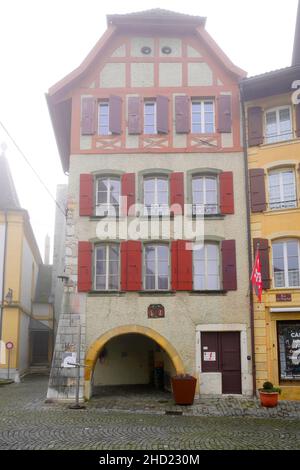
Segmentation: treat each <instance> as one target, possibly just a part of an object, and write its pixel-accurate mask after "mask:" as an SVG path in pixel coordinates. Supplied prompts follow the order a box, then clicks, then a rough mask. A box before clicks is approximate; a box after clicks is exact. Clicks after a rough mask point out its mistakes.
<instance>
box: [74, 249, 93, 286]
mask: <svg viewBox="0 0 300 470" xmlns="http://www.w3.org/2000/svg"><path fill="white" fill-rule="evenodd" d="M92 253H93V245H92V243H90V242H78V286H77V289H78V292H89V291H90V290H91V289H92Z"/></svg>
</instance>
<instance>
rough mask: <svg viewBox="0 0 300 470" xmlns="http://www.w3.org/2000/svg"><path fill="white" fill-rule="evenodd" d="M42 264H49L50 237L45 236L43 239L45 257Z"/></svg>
mask: <svg viewBox="0 0 300 470" xmlns="http://www.w3.org/2000/svg"><path fill="white" fill-rule="evenodd" d="M44 264H50V237H49V235H48V234H47V235H46V238H45V256H44Z"/></svg>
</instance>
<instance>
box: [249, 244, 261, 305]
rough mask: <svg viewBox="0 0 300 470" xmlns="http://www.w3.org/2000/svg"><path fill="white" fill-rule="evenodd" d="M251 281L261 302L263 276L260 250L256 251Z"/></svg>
mask: <svg viewBox="0 0 300 470" xmlns="http://www.w3.org/2000/svg"><path fill="white" fill-rule="evenodd" d="M251 281H252V286H253V289H254V290H255V293H256V295H257V297H258V300H259V302H261V297H262V277H261V262H260V256H259V250H257V252H256V256H255V262H254V267H253V271H252V275H251Z"/></svg>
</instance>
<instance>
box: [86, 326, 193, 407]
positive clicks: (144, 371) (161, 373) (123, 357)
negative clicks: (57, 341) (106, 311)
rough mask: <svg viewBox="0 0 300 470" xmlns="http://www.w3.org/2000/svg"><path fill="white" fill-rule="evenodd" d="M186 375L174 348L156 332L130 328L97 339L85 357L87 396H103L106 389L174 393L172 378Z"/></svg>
mask: <svg viewBox="0 0 300 470" xmlns="http://www.w3.org/2000/svg"><path fill="white" fill-rule="evenodd" d="M180 373H184V366H183V362H182V360H181V358H180V357H179V355H178V353H177V351H176V350H175V348H174V347H173V346H172V345H171V344H170V343H169V342H168V341H167V340H166V339H165V338H164V337H163V336H161V335H160V334H158V333H157V332H156V331H154V330H152V329H150V328H145V327H140V326H127V327H121V328H116V329H114V330H110V331H109V332H107V333H105V334H104V335H102V336H101V337H100V338H98V339H97V340H96V341H95V342H94V343H93V344H92V346H91V347H90V349H89V350H88V352H87V356H86V369H85V396H86V398H90V397H91V396H92V395H95V394H101V392H103V391H104V389H105V387H106V388H107V387H110V393H111V391H112V390H113V389H112V387H115V389H116V387H120V386H121V387H123V388H124V387H127V390H130V388H132V389H134V390H135V391H136V390H137V387H139V389H140V390H142V387H144V389H145V388H146V387H148V388H149V387H150V386H151V387H152V389H153V390H169V391H170V389H171V385H170V379H171V377H172V375H175V374H180Z"/></svg>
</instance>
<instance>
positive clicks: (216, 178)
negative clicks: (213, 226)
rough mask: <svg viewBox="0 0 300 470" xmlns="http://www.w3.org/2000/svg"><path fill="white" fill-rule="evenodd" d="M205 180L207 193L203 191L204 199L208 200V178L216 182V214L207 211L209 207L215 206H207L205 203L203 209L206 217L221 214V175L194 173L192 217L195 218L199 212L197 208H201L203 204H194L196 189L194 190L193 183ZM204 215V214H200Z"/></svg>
mask: <svg viewBox="0 0 300 470" xmlns="http://www.w3.org/2000/svg"><path fill="white" fill-rule="evenodd" d="M200 178H201V179H204V184H203V188H205V191H203V195H204V198H203V199H205V200H206V195H207V191H206V178H213V179H214V180H215V181H216V201H217V202H216V204H215V206H216V212H212V213H209V212H206V211H205V207H207V206H211V205H213V206H214V204H209V205H208V204H205V203H203V207H204V215H205V216H206V215H218V214H220V179H219V175H218V174H215V173H211V174H210V173H194V174H192V175H191V201H192V215H193V216H195V215H197V211H196V210H195V206H199V205H201V204H196V203H194V188H193V181H194V180H196V179H200ZM200 215H202V213H201V214H200Z"/></svg>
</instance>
